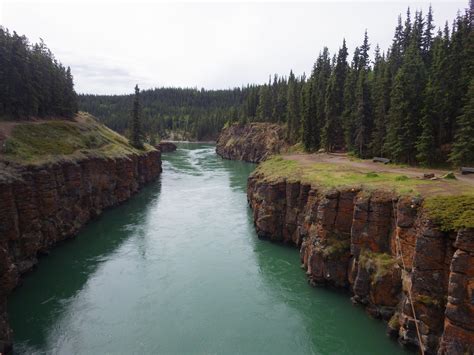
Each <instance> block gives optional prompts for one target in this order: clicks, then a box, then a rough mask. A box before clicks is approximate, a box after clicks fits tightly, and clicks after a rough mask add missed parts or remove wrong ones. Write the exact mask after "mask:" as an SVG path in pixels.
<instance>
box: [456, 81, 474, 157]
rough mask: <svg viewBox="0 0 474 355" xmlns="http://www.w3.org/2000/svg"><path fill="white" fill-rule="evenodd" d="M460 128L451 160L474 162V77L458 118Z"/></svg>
mask: <svg viewBox="0 0 474 355" xmlns="http://www.w3.org/2000/svg"><path fill="white" fill-rule="evenodd" d="M457 126H458V129H457V131H456V138H455V141H454V145H453V151H452V153H451V156H450V161H451V162H452V163H453V164H456V165H462V164H465V165H472V164H474V78H473V79H471V83H470V85H469V91H468V92H467V95H466V97H465V105H464V107H463V109H462V115H460V116H459V117H458V118H457Z"/></svg>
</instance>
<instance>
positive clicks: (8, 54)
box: [0, 26, 77, 118]
mask: <svg viewBox="0 0 474 355" xmlns="http://www.w3.org/2000/svg"><path fill="white" fill-rule="evenodd" d="M75 112H77V97H76V93H75V91H74V82H73V77H72V74H71V69H70V68H69V67H68V68H65V67H64V66H63V65H62V64H61V63H60V62H59V61H57V60H56V59H55V58H54V55H53V54H52V53H51V51H50V50H49V49H48V47H46V45H45V44H44V42H43V41H42V40H41V41H40V43H36V44H30V43H29V41H28V39H27V38H26V37H25V36H19V35H18V34H17V33H16V32H13V33H10V32H9V31H8V30H7V29H5V28H3V27H1V26H0V117H5V118H29V117H47V116H62V117H72V116H73V114H74V113H75Z"/></svg>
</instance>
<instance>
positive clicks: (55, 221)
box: [0, 123, 161, 353]
mask: <svg viewBox="0 0 474 355" xmlns="http://www.w3.org/2000/svg"><path fill="white" fill-rule="evenodd" d="M91 124H93V125H97V124H96V123H91ZM71 125H77V124H76V123H71ZM35 127H36V126H35ZM94 127H96V126H91V130H92V129H94ZM82 129H83V130H85V128H82ZM103 129H105V128H103ZM105 134H108V135H109V136H107V135H105ZM111 134H112V133H111V132H108V131H107V132H105V133H104V135H101V136H100V137H99V138H104V141H105V138H108V137H110V135H111ZM18 137H20V136H19V135H18ZM114 137H115V136H114ZM117 137H118V136H117ZM20 138H21V137H20ZM20 138H17V142H20V143H21V140H20ZM118 138H120V137H118ZM120 139H123V138H120ZM20 143H17V144H20ZM106 143H107V144H108V146H107V147H109V148H115V149H116V150H117V149H118V147H119V146H118V143H111V139H110V138H108V140H106ZM123 144H124V148H127V149H131V148H129V147H128V146H127V145H126V143H123ZM116 150H112V152H115V151H116ZM160 172H161V156H160V152H159V151H157V150H154V149H152V148H148V149H147V150H146V151H143V152H141V153H136V152H135V153H132V152H129V153H123V154H122V153H120V154H118V155H114V154H110V155H109V156H108V157H107V156H106V155H105V154H102V155H98V154H96V155H93V154H89V156H86V155H84V154H81V155H77V156H69V157H68V156H64V157H63V158H61V159H57V160H52V161H45V162H43V163H40V164H19V163H18V162H8V161H6V160H5V161H3V162H2V160H1V159H0V353H6V352H8V351H10V350H11V344H12V332H11V329H10V327H9V325H8V318H7V312H6V299H7V296H8V294H9V293H10V292H11V291H12V290H13V288H15V287H16V286H17V285H18V284H19V282H20V277H21V275H22V274H23V273H25V272H27V271H29V270H31V269H32V268H33V267H34V266H35V265H36V264H37V262H38V256H39V255H41V254H43V253H46V252H47V251H48V250H49V249H51V248H52V247H53V246H54V245H55V244H56V243H58V242H60V241H62V240H65V239H67V238H71V237H74V236H75V235H76V234H77V232H78V231H79V229H80V228H81V227H82V226H84V225H85V224H86V223H87V222H88V221H89V220H91V219H92V218H94V217H96V216H98V215H100V214H101V213H102V211H103V210H104V209H106V208H109V207H112V206H115V205H117V204H119V203H121V202H124V201H126V200H127V199H128V198H130V196H132V195H133V194H134V193H136V192H137V191H138V190H139V189H140V188H141V187H142V186H144V185H145V184H146V183H148V182H150V181H152V180H154V179H156V178H157V177H158V176H159V174H160Z"/></svg>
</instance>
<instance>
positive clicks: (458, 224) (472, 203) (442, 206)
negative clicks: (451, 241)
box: [425, 195, 474, 231]
mask: <svg viewBox="0 0 474 355" xmlns="http://www.w3.org/2000/svg"><path fill="white" fill-rule="evenodd" d="M425 207H426V210H427V213H428V216H429V217H430V218H431V219H432V220H433V222H435V223H436V224H438V225H439V226H440V228H441V229H442V230H443V231H450V230H458V229H460V228H474V195H459V196H434V197H431V198H429V199H427V200H426V201H425Z"/></svg>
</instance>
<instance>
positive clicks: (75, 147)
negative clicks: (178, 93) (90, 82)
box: [0, 113, 152, 164]
mask: <svg viewBox="0 0 474 355" xmlns="http://www.w3.org/2000/svg"><path fill="white" fill-rule="evenodd" d="M79 115H81V116H80V118H81V119H80V121H79V122H75V121H46V122H41V123H27V122H25V123H20V124H18V125H17V126H15V127H14V128H13V131H12V133H11V136H10V137H9V138H8V139H7V140H6V141H5V147H4V149H3V155H2V156H0V157H1V158H2V159H3V160H6V161H13V162H19V163H32V164H35V163H43V162H46V161H54V160H58V159H64V158H70V157H80V156H85V155H97V156H104V157H117V156H122V155H126V154H140V153H142V152H143V151H142V150H137V149H135V148H134V147H132V146H131V145H130V144H129V143H128V140H127V139H126V138H125V137H123V136H121V135H119V134H118V133H116V132H114V131H112V130H110V129H109V128H107V127H105V126H104V125H102V124H99V123H98V122H97V121H95V120H94V119H93V118H92V116H89V115H87V114H84V113H80V114H79ZM149 149H152V148H151V147H150V146H146V147H145V150H149Z"/></svg>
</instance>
